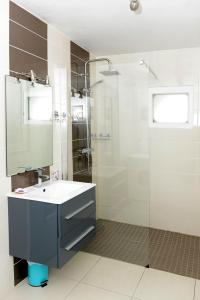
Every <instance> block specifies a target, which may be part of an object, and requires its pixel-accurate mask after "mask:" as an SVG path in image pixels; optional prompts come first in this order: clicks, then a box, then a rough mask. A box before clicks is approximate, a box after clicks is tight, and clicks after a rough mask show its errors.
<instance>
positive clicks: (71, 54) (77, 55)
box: [71, 52, 87, 63]
mask: <svg viewBox="0 0 200 300" xmlns="http://www.w3.org/2000/svg"><path fill="white" fill-rule="evenodd" d="M71 55H72V56H74V57H76V58H78V59H80V60H81V61H83V62H84V63H86V62H87V60H84V59H83V58H81V57H80V56H78V55H76V54H74V53H73V52H71Z"/></svg>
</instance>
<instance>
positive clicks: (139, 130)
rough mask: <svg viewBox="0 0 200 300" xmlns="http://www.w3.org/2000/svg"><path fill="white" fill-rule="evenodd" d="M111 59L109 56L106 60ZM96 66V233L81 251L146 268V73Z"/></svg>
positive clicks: (93, 109) (133, 66)
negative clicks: (111, 72)
mask: <svg viewBox="0 0 200 300" xmlns="http://www.w3.org/2000/svg"><path fill="white" fill-rule="evenodd" d="M111 59H112V58H111ZM114 67H115V69H116V70H118V71H119V73H120V74H119V75H112V76H104V75H102V74H101V73H100V71H102V70H103V69H105V66H102V65H100V66H99V65H98V66H96V78H95V82H94V83H93V85H92V88H91V93H90V104H91V106H90V107H91V124H92V125H91V128H92V129H91V148H92V150H93V163H92V177H93V182H94V183H96V184H97V234H96V238H95V239H94V241H93V242H92V243H90V244H89V245H88V246H87V249H86V250H87V251H89V252H91V253H95V254H98V255H102V256H106V257H110V258H114V259H118V260H122V261H126V262H129V263H135V264H139V265H143V266H146V265H148V264H149V145H148V144H149V141H148V73H146V72H144V70H142V69H141V67H140V66H139V63H138V62H137V63H131V64H128V63H116V64H115V65H114Z"/></svg>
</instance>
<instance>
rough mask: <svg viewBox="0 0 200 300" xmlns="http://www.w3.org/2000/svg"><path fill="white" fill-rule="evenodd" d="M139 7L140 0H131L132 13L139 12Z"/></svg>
mask: <svg viewBox="0 0 200 300" xmlns="http://www.w3.org/2000/svg"><path fill="white" fill-rule="evenodd" d="M139 6H140V3H139V1H138V0H131V1H130V9H131V10H132V11H136V10H138V8H139Z"/></svg>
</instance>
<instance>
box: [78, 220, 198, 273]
mask: <svg viewBox="0 0 200 300" xmlns="http://www.w3.org/2000/svg"><path fill="white" fill-rule="evenodd" d="M83 251H85V252H89V253H92V254H97V255H100V256H105V257H109V258H113V259H117V260H121V261H125V262H128V263H133V264H138V265H142V266H146V265H148V264H150V267H151V268H154V269H158V270H163V271H167V272H171V273H175V274H179V275H184V276H189V277H193V278H197V279H200V238H199V237H195V236H190V235H184V234H180V233H174V232H170V231H164V230H158V229H148V228H145V227H140V226H135V225H130V224H124V223H119V222H114V221H108V220H102V219H100V220H98V221H97V231H96V237H95V238H94V239H93V240H92V241H91V242H90V243H89V244H88V245H87V246H86V247H85V248H84V250H83Z"/></svg>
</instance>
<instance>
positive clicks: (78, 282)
mask: <svg viewBox="0 0 200 300" xmlns="http://www.w3.org/2000/svg"><path fill="white" fill-rule="evenodd" d="M92 255H94V254H92ZM96 256H99V255H96ZM100 259H101V256H100V257H99V259H98V260H97V261H96V263H95V264H94V265H93V266H92V267H91V268H90V269H89V270H88V272H87V273H86V274H85V275H84V276H83V278H81V279H80V280H78V281H77V284H76V285H75V286H74V287H73V289H72V290H71V291H70V292H69V293H68V294H67V295H66V296H65V298H64V300H65V299H66V300H67V298H68V296H70V294H71V293H72V292H73V291H74V289H75V288H77V286H78V285H79V284H80V283H81V282H82V280H83V279H84V278H85V277H86V275H87V274H88V273H89V272H90V271H91V270H92V269H93V268H94V267H95V266H96V264H97V263H98V262H99V261H100ZM68 278H69V279H70V280H74V279H71V278H70V277H68ZM74 281H75V280H74Z"/></svg>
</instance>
